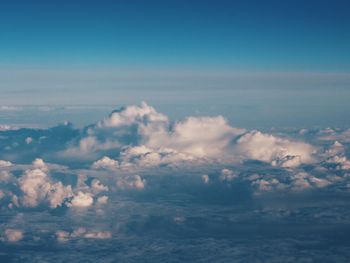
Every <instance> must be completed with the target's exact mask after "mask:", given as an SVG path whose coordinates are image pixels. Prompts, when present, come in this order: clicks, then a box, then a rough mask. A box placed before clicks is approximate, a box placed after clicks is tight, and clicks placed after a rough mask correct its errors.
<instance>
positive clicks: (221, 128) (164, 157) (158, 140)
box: [66, 103, 315, 170]
mask: <svg viewBox="0 0 350 263" xmlns="http://www.w3.org/2000/svg"><path fill="white" fill-rule="evenodd" d="M67 153H69V154H75V155H77V156H78V155H80V156H81V155H82V156H90V157H92V156H99V155H100V156H101V155H102V156H101V157H102V158H101V159H99V160H97V161H95V162H94V163H93V164H92V168H94V169H110V170H113V169H115V170H116V169H118V168H121V169H125V168H131V167H155V166H160V165H167V166H178V165H181V163H184V162H185V163H192V164H194V163H203V162H208V161H215V162H217V161H219V162H222V163H225V162H237V161H241V160H246V159H253V160H259V161H263V162H268V163H271V164H272V165H274V166H282V167H296V166H298V165H300V164H302V163H310V162H312V161H313V160H314V158H313V154H314V153H315V148H314V147H312V146H311V145H309V144H307V143H304V142H300V141H295V140H291V139H286V138H280V137H276V136H274V135H270V134H264V133H261V132H259V131H246V130H244V129H239V128H234V127H231V126H230V125H229V124H228V123H227V121H226V120H225V119H224V118H223V117H222V116H218V117H188V118H187V119H185V120H183V121H179V122H175V123H170V122H169V120H168V118H167V117H166V116H165V115H163V114H161V113H158V112H157V111H156V110H155V109H154V108H153V107H151V106H149V105H147V104H146V103H142V104H141V105H140V106H129V107H125V108H122V109H120V110H118V111H115V112H113V113H112V114H111V115H110V116H109V117H107V118H105V119H104V120H103V121H100V122H98V123H97V124H96V125H94V126H91V127H89V128H88V129H87V132H86V136H85V137H83V138H82V139H81V140H80V141H79V143H78V145H76V146H72V147H71V148H69V149H68V150H67V151H66V154H67ZM106 153H108V155H105V154H106ZM103 155H104V156H103Z"/></svg>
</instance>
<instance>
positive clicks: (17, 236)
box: [3, 228, 23, 242]
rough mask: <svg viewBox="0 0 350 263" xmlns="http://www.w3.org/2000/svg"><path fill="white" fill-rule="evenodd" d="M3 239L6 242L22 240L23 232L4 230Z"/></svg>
mask: <svg viewBox="0 0 350 263" xmlns="http://www.w3.org/2000/svg"><path fill="white" fill-rule="evenodd" d="M3 239H4V240H5V241H7V242H18V241H21V240H22V239H23V231H22V230H20V229H11V228H9V229H6V230H5V232H4V237H3Z"/></svg>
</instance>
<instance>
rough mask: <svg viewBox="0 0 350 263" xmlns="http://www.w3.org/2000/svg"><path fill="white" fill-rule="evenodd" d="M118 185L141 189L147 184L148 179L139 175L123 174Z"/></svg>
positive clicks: (125, 187) (118, 180) (123, 187)
mask: <svg viewBox="0 0 350 263" xmlns="http://www.w3.org/2000/svg"><path fill="white" fill-rule="evenodd" d="M117 186H118V187H120V188H122V189H138V190H141V189H143V188H145V186H146V180H145V179H143V178H142V177H141V176H139V175H128V176H122V177H120V178H118V179H117Z"/></svg>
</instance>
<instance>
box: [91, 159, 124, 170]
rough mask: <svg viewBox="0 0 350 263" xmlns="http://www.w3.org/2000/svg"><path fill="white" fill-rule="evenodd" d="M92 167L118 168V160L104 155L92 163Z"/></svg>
mask: <svg viewBox="0 0 350 263" xmlns="http://www.w3.org/2000/svg"><path fill="white" fill-rule="evenodd" d="M92 168H93V169H110V170H113V169H117V168H119V162H118V161H116V160H113V159H111V158H109V157H108V156H104V157H103V158H102V159H100V160H97V161H96V162H94V163H93V164H92Z"/></svg>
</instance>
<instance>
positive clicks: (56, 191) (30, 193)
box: [18, 159, 72, 208]
mask: <svg viewBox="0 0 350 263" xmlns="http://www.w3.org/2000/svg"><path fill="white" fill-rule="evenodd" d="M33 167H34V169H30V170H27V171H25V174H24V175H23V176H22V177H21V178H20V179H19V182H18V183H19V188H20V189H21V191H22V192H23V196H22V198H21V203H22V204H23V205H24V206H27V207H35V206H37V205H38V204H39V203H43V202H48V203H49V206H50V207H52V208H56V207H57V206H59V205H62V203H63V202H64V201H65V199H67V198H69V197H70V196H72V187H71V186H70V185H68V186H64V185H63V184H62V182H52V181H51V179H50V177H49V176H48V175H47V173H46V172H47V170H48V168H47V166H46V164H45V163H44V161H43V160H41V159H36V160H35V161H34V162H33Z"/></svg>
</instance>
